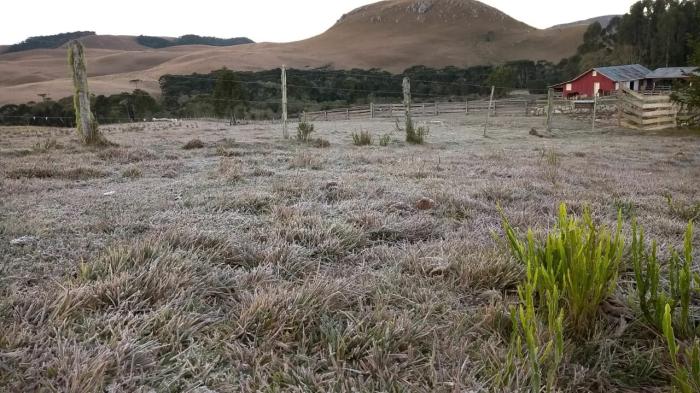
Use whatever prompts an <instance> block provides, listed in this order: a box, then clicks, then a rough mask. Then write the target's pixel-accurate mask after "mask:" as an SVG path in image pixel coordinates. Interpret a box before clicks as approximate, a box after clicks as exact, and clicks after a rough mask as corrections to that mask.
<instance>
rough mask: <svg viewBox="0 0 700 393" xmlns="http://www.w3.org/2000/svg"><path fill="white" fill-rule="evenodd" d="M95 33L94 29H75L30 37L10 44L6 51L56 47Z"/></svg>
mask: <svg viewBox="0 0 700 393" xmlns="http://www.w3.org/2000/svg"><path fill="white" fill-rule="evenodd" d="M91 35H95V32H94V31H74V32H71V33H61V34H54V35H43V36H37V37H29V38H27V39H26V40H24V41H22V42H20V43H19V44H14V45H10V46H9V47H8V48H7V49H6V50H5V53H10V52H21V51H25V50H31V49H55V48H58V47H60V46H61V45H63V44H65V43H67V42H68V41H70V40H75V39H77V38H82V37H87V36H91Z"/></svg>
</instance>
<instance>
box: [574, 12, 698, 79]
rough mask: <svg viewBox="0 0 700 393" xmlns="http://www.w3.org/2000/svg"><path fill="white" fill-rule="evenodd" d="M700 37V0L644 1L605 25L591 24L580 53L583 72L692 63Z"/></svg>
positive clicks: (577, 56) (579, 58)
mask: <svg viewBox="0 0 700 393" xmlns="http://www.w3.org/2000/svg"><path fill="white" fill-rule="evenodd" d="M698 40H700V1H698V0H643V1H638V2H637V3H635V4H633V5H632V7H631V8H630V11H629V12H628V13H627V14H625V15H623V16H621V17H616V18H613V19H612V20H611V21H610V24H609V25H608V26H607V27H605V28H603V27H602V26H601V25H600V24H599V23H597V22H596V23H594V24H592V25H590V26H589V28H588V30H587V31H586V33H585V35H584V42H583V44H582V45H581V46H580V47H579V48H578V53H577V55H576V56H574V57H572V58H571V59H569V61H570V62H572V63H576V64H577V65H578V67H577V68H578V69H579V70H580V71H585V70H586V69H589V68H592V67H595V66H605V65H615V64H630V63H639V64H643V65H645V66H647V67H649V68H652V69H654V68H658V67H667V66H668V67H680V66H687V65H700V64H689V63H690V58H691V55H692V53H693V48H694V46H695V45H696V42H697V41H698Z"/></svg>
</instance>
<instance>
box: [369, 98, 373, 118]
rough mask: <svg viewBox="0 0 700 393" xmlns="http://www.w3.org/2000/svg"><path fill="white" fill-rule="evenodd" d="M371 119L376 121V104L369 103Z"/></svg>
mask: <svg viewBox="0 0 700 393" xmlns="http://www.w3.org/2000/svg"><path fill="white" fill-rule="evenodd" d="M369 118H370V119H374V102H370V103H369Z"/></svg>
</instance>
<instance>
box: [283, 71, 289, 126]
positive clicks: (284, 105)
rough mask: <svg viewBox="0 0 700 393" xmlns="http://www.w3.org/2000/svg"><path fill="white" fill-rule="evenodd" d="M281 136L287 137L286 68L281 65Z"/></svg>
mask: <svg viewBox="0 0 700 393" xmlns="http://www.w3.org/2000/svg"><path fill="white" fill-rule="evenodd" d="M282 137H283V138H284V139H289V131H288V130H287V68H286V66H284V65H283V66H282Z"/></svg>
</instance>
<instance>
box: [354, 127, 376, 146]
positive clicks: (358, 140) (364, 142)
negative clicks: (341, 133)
mask: <svg viewBox="0 0 700 393" xmlns="http://www.w3.org/2000/svg"><path fill="white" fill-rule="evenodd" d="M352 143H353V144H354V145H355V146H369V145H371V144H372V134H370V133H369V131H360V132H359V133H355V132H353V133H352Z"/></svg>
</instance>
